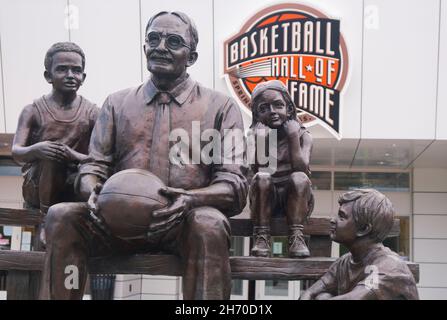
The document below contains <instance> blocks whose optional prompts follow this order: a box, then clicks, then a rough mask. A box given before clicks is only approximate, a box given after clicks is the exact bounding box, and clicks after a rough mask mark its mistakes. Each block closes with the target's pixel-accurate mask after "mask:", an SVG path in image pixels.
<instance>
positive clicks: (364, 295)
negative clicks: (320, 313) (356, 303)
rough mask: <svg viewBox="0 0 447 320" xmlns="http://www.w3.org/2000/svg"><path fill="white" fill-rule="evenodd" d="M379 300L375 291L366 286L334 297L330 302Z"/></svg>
mask: <svg viewBox="0 0 447 320" xmlns="http://www.w3.org/2000/svg"><path fill="white" fill-rule="evenodd" d="M374 299H377V298H376V295H375V293H374V291H372V290H371V289H369V288H367V287H366V286H364V285H358V286H356V287H355V288H354V289H352V291H350V292H348V293H346V294H343V295H339V296H335V297H332V298H331V299H330V300H374Z"/></svg>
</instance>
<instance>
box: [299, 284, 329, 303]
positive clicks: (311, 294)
mask: <svg viewBox="0 0 447 320" xmlns="http://www.w3.org/2000/svg"><path fill="white" fill-rule="evenodd" d="M322 294H329V295H331V296H332V294H330V293H329V292H327V289H326V286H325V284H324V282H323V281H321V280H318V281H317V282H315V283H314V284H313V285H312V286H311V287H310V288H309V289H307V290H306V291H304V292H303V293H302V294H301V296H300V300H316V299H317V298H318V296H320V295H322Z"/></svg>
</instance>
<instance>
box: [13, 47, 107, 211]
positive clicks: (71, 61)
mask: <svg viewBox="0 0 447 320" xmlns="http://www.w3.org/2000/svg"><path fill="white" fill-rule="evenodd" d="M44 64H45V72H44V77H45V79H46V80H47V82H48V83H49V84H51V85H52V87H53V89H52V91H51V92H50V93H49V94H47V95H44V96H42V97H40V98H38V99H36V100H35V101H34V102H33V103H32V104H29V105H27V106H26V107H25V108H24V109H23V111H22V113H21V114H20V117H19V123H18V126H17V131H16V134H15V136H14V142H13V147H12V155H13V157H14V159H15V160H17V161H18V162H21V163H25V164H24V166H23V168H22V171H23V174H24V179H25V180H24V182H23V198H24V200H25V204H26V206H28V207H33V208H39V209H40V210H41V212H42V213H43V214H46V213H47V211H48V208H49V207H50V206H51V205H53V204H55V203H58V202H62V201H70V200H71V201H73V200H74V192H73V181H74V177H75V175H76V173H77V165H78V164H79V162H80V161H82V160H84V159H85V158H86V157H87V156H86V154H87V153H88V144H89V141H90V134H91V132H92V130H93V126H94V124H95V121H96V117H97V114H98V111H99V109H98V108H97V107H96V106H95V105H94V104H93V103H91V102H90V101H88V100H87V99H85V98H84V97H82V96H80V95H78V94H77V91H78V89H79V87H80V86H81V85H82V83H83V82H84V80H85V77H86V74H85V73H84V67H85V55H84V52H83V51H82V49H81V48H80V47H79V46H77V45H76V44H74V43H72V42H61V43H55V44H54V45H52V46H51V48H50V49H49V50H48V51H47V53H46V55H45V63H44Z"/></svg>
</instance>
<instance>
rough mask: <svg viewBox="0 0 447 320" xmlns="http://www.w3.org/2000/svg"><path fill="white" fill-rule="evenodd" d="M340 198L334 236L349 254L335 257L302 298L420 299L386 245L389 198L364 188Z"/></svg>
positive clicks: (390, 220)
mask: <svg viewBox="0 0 447 320" xmlns="http://www.w3.org/2000/svg"><path fill="white" fill-rule="evenodd" d="M338 202H339V203H340V209H339V211H338V215H337V217H336V218H335V219H332V221H331V223H332V232H331V238H332V240H333V241H335V242H338V243H341V244H343V245H344V246H346V247H347V248H348V250H349V253H347V254H345V255H343V256H342V257H340V258H339V259H338V260H337V261H335V262H334V264H333V265H332V266H331V267H330V269H329V270H328V272H326V273H325V274H324V275H323V276H322V277H321V278H320V280H318V281H317V282H316V283H315V284H314V285H313V286H312V287H310V288H309V289H308V290H307V291H305V292H304V293H303V294H302V295H301V297H300V299H301V300H327V299H333V300H370V299H378V300H397V299H398V300H404V299H405V300H407V299H408V300H414V299H419V297H418V292H417V288H416V282H415V280H414V277H413V275H412V273H411V272H410V270H409V269H408V267H407V265H406V264H405V262H404V261H402V260H401V259H400V257H399V256H398V255H397V254H396V253H394V252H392V251H391V250H390V249H388V248H386V247H384V246H383V244H382V241H383V240H384V239H385V238H386V236H387V235H388V233H389V231H390V230H391V228H392V226H393V221H394V209H393V206H392V204H391V201H390V200H389V199H388V198H387V197H385V196H384V195H383V194H381V193H380V192H378V191H376V190H373V189H363V190H354V191H350V192H347V193H345V194H343V195H342V196H341V197H340V199H339V201H338Z"/></svg>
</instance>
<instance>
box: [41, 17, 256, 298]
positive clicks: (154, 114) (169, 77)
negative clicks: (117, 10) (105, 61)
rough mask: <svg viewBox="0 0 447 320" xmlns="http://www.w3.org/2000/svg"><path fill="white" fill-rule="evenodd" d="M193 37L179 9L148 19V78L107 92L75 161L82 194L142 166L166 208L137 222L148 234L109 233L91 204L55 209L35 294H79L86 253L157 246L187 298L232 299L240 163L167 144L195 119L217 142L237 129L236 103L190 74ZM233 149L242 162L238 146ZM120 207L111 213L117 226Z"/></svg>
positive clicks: (243, 190)
mask: <svg viewBox="0 0 447 320" xmlns="http://www.w3.org/2000/svg"><path fill="white" fill-rule="evenodd" d="M198 39H199V38H198V33H197V30H196V27H195V26H194V23H193V22H192V21H191V19H190V18H189V17H188V16H186V15H185V14H183V13H180V12H160V13H158V14H156V15H155V16H153V17H152V18H150V20H149V21H148V23H147V26H146V30H145V44H144V52H145V55H146V59H147V67H148V70H149V72H150V78H149V79H148V80H147V81H145V82H144V83H142V84H141V85H139V86H138V87H135V88H130V89H125V90H122V91H119V92H116V93H113V94H111V95H110V96H109V97H108V98H107V99H106V101H105V102H104V105H103V107H102V109H101V111H100V114H99V116H98V120H97V122H96V125H95V127H94V130H93V133H92V137H91V141H90V147H89V158H88V159H87V160H86V161H84V162H83V164H82V166H81V168H80V179H79V182H80V183H79V185H78V188H79V192H80V194H81V196H82V198H83V200H84V201H87V199H89V197H91V198H95V197H96V193H98V191H99V189H100V188H99V187H97V185H98V183H104V182H105V181H106V180H107V179H108V178H109V177H110V176H111V175H112V174H115V173H118V172H120V171H123V170H126V169H141V170H147V171H150V172H152V173H153V174H155V175H157V176H158V178H160V180H161V181H162V182H163V183H164V184H165V185H166V186H167V187H166V188H165V189H163V195H164V196H166V197H167V198H168V199H169V200H170V202H169V204H168V206H167V207H164V208H162V209H159V210H157V211H155V212H154V213H153V219H152V220H151V222H149V223H148V224H147V225H142V226H136V227H141V229H142V230H145V232H144V233H143V234H142V236H141V237H140V238H135V239H123V238H122V237H117V236H116V235H114V234H113V232H107V226H104V225H101V223H100V222H98V220H95V219H91V216H92V215H91V214H89V209H92V210H94V208H89V207H91V205H90V206H89V205H88V204H87V203H86V202H82V203H61V204H57V205H54V206H52V207H51V208H50V210H49V211H48V216H47V221H46V229H45V230H46V233H47V255H46V260H45V267H44V272H43V277H44V284H45V286H43V287H42V291H41V297H42V298H51V299H80V298H82V295H83V291H84V287H85V279H86V276H87V272H88V269H87V259H88V258H89V257H92V256H103V255H110V254H130V253H135V252H160V251H163V252H168V253H172V254H175V255H178V256H179V257H180V259H181V262H182V264H183V297H184V298H185V299H229V298H230V291H231V270H230V263H229V244H230V225H229V221H228V217H230V216H232V215H236V214H239V213H240V212H241V211H242V209H243V208H244V206H245V203H246V197H247V189H248V186H247V181H246V179H245V173H246V166H245V165H244V163H243V162H240V163H236V162H235V163H224V162H220V161H217V162H216V161H213V162H212V163H209V164H207V163H203V162H200V163H196V162H195V161H192V160H193V159H192V152H191V150H190V149H186V150H183V151H182V152H181V159H182V161H181V163H177V162H175V161H172V157H174V158H175V157H176V156H177V155H178V154H177V153H175V152H174V155H172V152H171V151H172V150H171V148H170V147H171V146H172V145H173V144H174V142H177V140H176V139H169V138H170V133H172V132H173V131H174V130H175V129H179V130H180V131H182V132H183V133H185V135H186V136H187V137H188V138H189V141H192V140H193V139H197V136H196V135H195V134H193V130H192V127H193V124H195V125H197V124H198V125H199V128H200V132H199V136H200V134H201V133H202V132H203V131H205V130H208V131H209V130H212V131H214V132H219V133H221V138H222V139H223V138H224V132H226V131H227V129H235V130H240V131H241V132H243V122H242V115H241V112H240V110H239V107H238V105H237V104H236V103H235V101H234V100H232V99H231V98H229V97H227V96H225V95H223V94H221V93H218V92H216V91H214V90H211V89H208V88H205V87H204V86H202V85H201V84H199V83H197V82H196V81H194V80H193V79H191V78H190V77H189V75H188V73H187V68H188V67H191V66H192V65H194V63H195V62H196V60H197V57H198V53H197V51H196V47H197V43H198ZM123 63H125V61H124V62H123ZM172 140H174V141H172ZM234 156H235V157H236V158H240V159H242V158H243V157H244V150H243V149H242V151H240V153H239V154H235V155H234ZM176 159H177V158H176ZM147 187H148V188H150V187H151V186H147ZM104 188H105V185H104ZM99 214H100V212H99ZM126 214H129V213H122V214H116V215H115V216H116V219H121V220H122V224H123V225H125V224H126V222H127V221H126ZM115 224H119V221H118V222H116V221H115ZM67 266H76V267H77V268H78V270H79V279H80V280H79V288H77V289H75V288H73V289H67V288H66V287H65V286H64V280H65V277H66V276H67V275H66V274H65V272H64V271H65V268H66V267H67Z"/></svg>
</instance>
